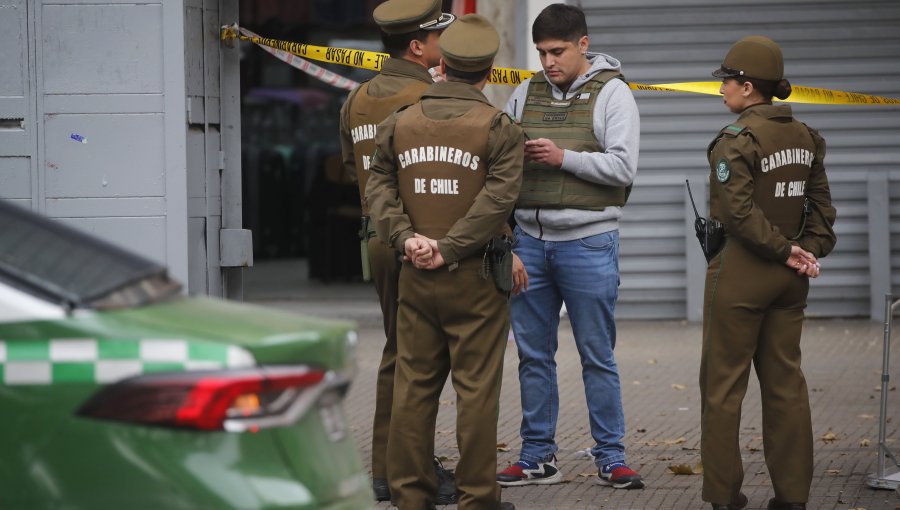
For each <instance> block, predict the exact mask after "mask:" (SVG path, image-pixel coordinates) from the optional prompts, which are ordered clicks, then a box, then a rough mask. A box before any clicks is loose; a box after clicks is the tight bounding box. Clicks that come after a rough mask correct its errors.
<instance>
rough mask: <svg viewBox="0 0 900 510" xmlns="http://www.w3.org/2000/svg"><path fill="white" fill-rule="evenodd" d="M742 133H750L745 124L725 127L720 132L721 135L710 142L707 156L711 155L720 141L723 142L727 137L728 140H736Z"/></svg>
mask: <svg viewBox="0 0 900 510" xmlns="http://www.w3.org/2000/svg"><path fill="white" fill-rule="evenodd" d="M741 133H748V134H749V133H750V132H749V131H748V130H747V126H745V125H743V124H729V125H727V126H725V127H723V128H722V130H721V131H719V134H717V135H716V137H715V138H713V141H711V142H709V146H707V148H706V153H707V154H709V153H711V152H712V150H713V147H715V146H716V143H718V141H719V140H721V139H722V138H726V137H727V138H735V137H736V136H738V135H739V134H741Z"/></svg>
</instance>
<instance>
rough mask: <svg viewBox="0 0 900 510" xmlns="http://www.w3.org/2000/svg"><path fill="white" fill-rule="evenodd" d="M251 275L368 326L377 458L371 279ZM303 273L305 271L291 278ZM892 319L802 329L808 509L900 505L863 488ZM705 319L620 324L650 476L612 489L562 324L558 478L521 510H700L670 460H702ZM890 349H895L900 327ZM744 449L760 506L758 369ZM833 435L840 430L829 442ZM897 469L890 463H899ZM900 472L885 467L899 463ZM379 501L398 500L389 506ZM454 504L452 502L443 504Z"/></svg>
mask: <svg viewBox="0 0 900 510" xmlns="http://www.w3.org/2000/svg"><path fill="white" fill-rule="evenodd" d="M260 267H261V268H262V270H261V271H257V269H258V268H254V270H252V271H254V272H255V273H251V274H250V275H249V277H248V279H247V300H248V301H252V302H256V303H258V304H264V305H268V306H273V307H277V308H281V309H285V310H290V311H295V312H298V313H304V314H307V315H314V316H319V317H336V318H350V319H353V320H356V321H358V323H359V324H360V330H359V332H360V346H359V372H358V375H357V378H356V381H355V384H354V385H353V387H352V388H351V391H350V394H349V395H348V399H347V406H346V407H347V412H348V419H349V420H350V422H351V426H352V430H353V433H354V436H355V437H356V440H357V442H358V444H359V446H360V450H361V452H362V456H363V460H364V462H365V463H366V465H368V463H369V459H370V456H371V419H372V414H373V405H374V402H373V395H374V389H373V384H374V380H375V371H376V368H377V366H378V361H379V359H380V351H381V348H382V345H383V342H384V334H383V332H382V331H381V328H380V318H379V310H378V305H377V302H376V300H375V292H374V289H372V288H371V287H369V286H367V285H363V284H341V285H329V286H323V285H316V284H315V283H313V282H308V281H306V280H305V279H304V278H302V275H300V276H298V275H296V274H295V275H294V276H288V275H287V273H291V274H294V273H296V272H298V271H302V270H303V268H302V266H299V265H297V266H295V265H291V263H275V264H271V265H270V264H264V265H263V266H260ZM295 276H296V278H295ZM882 337H883V325H882V324H880V323H876V322H871V321H869V320H863V319H860V320H811V321H808V322H807V324H806V326H805V328H804V335H803V344H802V346H803V350H804V359H803V366H804V372H805V374H806V378H807V382H808V385H809V388H810V403H811V406H812V411H813V429H814V430H813V432H814V437H815V438H816V445H815V446H816V454H815V471H814V473H815V476H814V479H813V487H812V494H811V497H810V502H809V505H808V507H809V508H810V509H822V510H826V509H828V510H830V509H841V510H849V509H866V510H897V509H900V495H898V494H897V493H896V492H893V491H876V490H873V489H870V488H868V486H866V483H865V478H866V476H867V474H869V473H871V472H873V471H874V470H875V465H876V448H877V445H876V443H877V438H878V412H879V393H878V387H879V384H880V373H881V356H882ZM700 338H701V332H700V325H699V324H696V323H687V322H674V321H620V322H619V324H618V344H617V347H616V358H617V362H618V365H619V371H620V375H621V382H622V394H623V401H624V405H625V418H626V426H627V435H626V437H625V442H626V448H627V455H628V462H629V464H630V465H631V466H632V467H633V468H634V469H636V470H637V471H639V472H640V473H641V475H642V476H643V477H644V479H645V481H646V483H647V487H646V488H645V489H643V490H634V491H624V490H614V489H612V488H609V487H608V486H605V485H600V484H598V483H597V482H596V469H595V467H594V465H593V462H592V460H591V459H589V458H587V457H586V456H585V455H584V454H583V453H582V451H584V450H585V449H588V448H590V447H591V446H592V443H591V439H590V433H589V429H588V422H587V412H586V408H585V404H584V387H583V385H582V382H581V371H580V365H579V360H578V354H577V352H576V350H575V347H574V341H573V339H572V334H571V328H570V326H569V324H568V323H567V322H566V321H563V324H562V325H561V327H560V350H559V353H558V355H557V362H558V365H559V368H558V371H559V392H560V417H559V425H558V431H557V442H558V444H559V446H560V449H561V450H560V452H559V455H558V457H559V462H558V466H559V468H560V470H561V471H562V472H563V475H564V481H563V483H560V484H557V485H550V486H527V487H519V488H510V489H505V490H504V491H503V498H504V500H507V501H511V502H513V503H515V504H516V508H518V509H524V510H531V509H535V510H536V509H582V508H584V509H587V508H591V509H596V508H608V509H618V510H626V509H635V510H636V509H678V510H682V509H694V508H697V509H700V508H709V506H708V505H707V504H705V503H703V502H702V500H701V499H700V489H701V477H700V476H699V475H674V474H672V473H671V472H670V471H669V470H668V466H670V465H675V464H687V465H691V466H694V465H696V464H698V463H699V462H700V455H699V450H698V448H699V442H700V431H699V413H700V410H699V405H700V399H699V390H698V387H697V378H698V366H699V360H700ZM893 345H894V347H897V340H896V335H895V339H894V344H893ZM893 352H894V353H895V355H894V361H895V362H894V363H893V364H892V365H893V367H894V368H895V369H894V370H893V372H892V375H893V378H894V381H896V379H897V378H898V377H900V371H898V370H897V369H896V367H898V365H900V363H898V362H897V361H896V360H897V358H900V349H897V348H895V349H894V351H893ZM517 363H518V360H517V353H516V347H515V343H514V342H510V343H509V344H508V347H507V353H506V359H505V366H504V377H503V389H502V394H501V410H500V418H499V432H498V438H497V443H498V462H499V466H500V468H501V469H502V468H503V467H505V466H506V465H508V464H510V463H513V462H515V461H516V460H518V448H519V447H520V445H521V442H520V440H519V434H518V429H519V419H520V403H519V384H518V378H517ZM896 386H897V383H896V382H891V390H892V391H891V392H890V399H889V416H890V417H892V418H894V419H893V420H892V423H889V424H888V439H887V444H888V445H889V446H890V447H891V448H892V449H893V451H894V452H898V450H900V431H898V426H897V421H898V419H900V396H898V394H900V392H897V391H896V390H895V387H896ZM454 398H455V397H454V393H453V390H452V388H451V387H450V386H449V385H448V387H446V388H445V390H444V393H443V395H442V396H441V406H440V412H439V414H438V421H437V435H436V438H435V442H436V446H435V448H436V449H435V453H436V454H437V455H438V456H440V457H441V458H443V459H446V460H445V465H446V466H447V467H448V468H450V469H453V467H454V466H455V464H456V461H457V460H458V452H457V449H456V446H455V445H456V439H455V426H454V422H455V406H454ZM743 410H744V413H743V414H744V419H743V424H742V429H741V445H742V446H743V448H744V449H743V457H744V470H745V481H744V492H745V493H746V494H747V496H748V497H749V498H750V504H749V506H748V508H749V509H764V508H765V506H766V502H767V501H768V499H769V498H770V497H771V496H772V488H771V481H770V479H769V477H768V473H767V470H766V466H765V462H764V456H763V451H762V437H761V436H762V433H761V432H762V427H761V418H760V412H761V411H760V400H759V390H758V383H757V381H756V378H755V375H751V383H750V390H749V391H748V394H747V397H746V398H745V401H744V408H743ZM831 437H834V439H829V438H831ZM888 465H889V466H891V463H890V461H888ZM893 471H895V469H889V470H888V472H893ZM377 508H390V506H389V505H387V504H385V503H382V504H379V505H378V506H377ZM448 508H453V507H448Z"/></svg>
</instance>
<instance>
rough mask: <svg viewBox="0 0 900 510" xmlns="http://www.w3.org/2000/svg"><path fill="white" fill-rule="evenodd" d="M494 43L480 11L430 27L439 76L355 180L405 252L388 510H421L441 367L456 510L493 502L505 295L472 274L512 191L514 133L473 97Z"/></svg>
mask: <svg viewBox="0 0 900 510" xmlns="http://www.w3.org/2000/svg"><path fill="white" fill-rule="evenodd" d="M499 45H500V38H499V35H498V34H497V31H496V30H495V29H494V27H493V26H491V24H490V22H489V21H487V20H486V19H485V18H483V17H482V16H479V15H476V14H470V15H466V16H463V17H461V18H459V19H458V20H457V21H456V22H455V23H454V24H452V25H451V26H450V27H449V28H448V29H447V30H446V31H445V32H444V34H443V35H442V37H441V40H440V47H441V53H442V57H443V58H442V61H441V71H442V72H443V73H444V74H445V77H446V81H445V82H440V83H435V84H434V85H432V86H431V87H429V89H428V90H427V91H425V93H424V94H423V95H422V99H421V102H419V103H417V104H415V105H413V106H410V107H408V108H406V109H404V110H402V111H401V112H398V113H396V114H394V115H392V116H390V117H388V119H387V120H385V121H384V122H383V123H381V124H380V125H379V126H378V135H377V139H376V142H377V149H376V150H377V152H376V154H375V155H374V157H373V160H372V167H371V170H372V175H371V176H370V178H369V182H368V184H367V186H366V199H367V201H368V204H369V211H370V214H371V215H372V217H373V219H375V222H376V229H377V231H378V236H379V237H381V238H383V239H386V240H389V242H390V243H391V245H393V246H394V247H395V248H396V249H397V250H399V251H402V252H404V253H405V254H406V257H407V259H408V260H407V261H406V262H404V263H403V267H402V269H401V271H400V301H399V302H400V305H399V312H398V317H397V346H398V357H397V368H396V376H395V377H396V378H395V382H394V406H393V411H392V419H391V427H390V434H389V440H388V459H389V460H388V479H389V482H390V486H391V495H392V497H393V501H394V503H395V504H396V505H397V506H398V507H399V508H400V509H401V510H407V509H409V510H421V509H423V508H430V507H433V500H432V494H434V486H435V480H434V471H433V470H431V469H429V468H430V458H431V456H432V454H433V451H434V428H435V419H436V416H437V411H438V398H439V396H440V393H441V390H442V388H443V387H444V382H445V381H446V378H447V375H448V373H449V374H450V376H451V379H452V381H453V387H454V389H455V390H456V393H457V401H456V409H457V443H458V445H459V452H460V459H459V463H458V464H457V470H456V482H457V486H458V489H459V507H460V509H462V510H472V509H484V510H494V509H497V508H503V509H511V508H514V507H513V506H512V505H511V504H509V503H502V504H501V503H500V488H499V486H498V485H497V483H496V481H495V480H494V473H495V470H496V466H497V457H496V438H497V414H498V406H499V402H498V399H499V392H500V379H501V369H502V363H503V355H504V351H505V347H506V340H507V334H508V331H509V297H508V292H502V291H500V290H498V289H497V288H496V287H495V284H494V283H493V281H492V279H491V278H490V277H486V275H485V274H484V271H483V261H484V254H485V247H486V245H487V244H488V242H489V241H490V240H491V238H492V237H494V233H497V232H499V231H501V230H502V229H503V226H504V225H505V222H506V219H507V217H508V216H509V214H510V212H511V211H512V208H513V204H514V203H515V201H516V198H517V196H518V193H519V188H520V186H521V178H522V160H523V153H524V146H523V142H524V139H523V134H522V130H521V128H519V126H517V125H515V124H514V123H513V122H512V121H511V120H510V119H509V117H507V116H506V115H505V114H503V113H501V112H500V111H499V110H497V109H495V108H494V107H492V106H491V105H490V104H489V103H488V101H487V99H486V98H485V97H484V95H483V94H482V92H481V89H482V88H483V87H484V85H485V83H486V81H487V78H488V77H489V76H490V70H491V66H492V63H493V58H494V55H495V54H496V53H497V50H498V48H499Z"/></svg>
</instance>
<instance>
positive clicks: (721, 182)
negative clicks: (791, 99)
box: [709, 104, 836, 262]
mask: <svg viewBox="0 0 900 510" xmlns="http://www.w3.org/2000/svg"><path fill="white" fill-rule="evenodd" d="M773 121H774V122H780V123H784V124H791V123H796V124H797V125H798V129H797V130H796V131H795V133H800V134H802V136H803V137H811V139H812V144H813V146H814V150H813V151H811V152H813V154H814V155H813V159H812V161H811V165H810V170H809V177H808V179H807V181H806V185H805V190H804V192H805V196H806V198H808V199H809V201H810V202H811V204H812V207H811V211H810V213H809V214H808V216H807V217H806V224H805V226H804V227H803V230H802V232H800V235H799V237H797V239H795V240H792V239H790V238H793V237H795V236H796V234H797V232H796V231H795V232H782V231H781V230H780V229H779V228H778V227H777V226H775V225H773V223H772V222H771V221H770V219H769V218H768V217H767V212H768V213H769V214H770V216H771V215H772V213H773V212H779V213H781V212H782V211H771V210H770V211H766V210H765V208H764V207H761V206H760V203H758V202H757V201H755V200H754V193H755V191H756V183H755V181H756V180H759V179H761V178H762V175H763V172H765V171H767V169H765V170H764V169H763V168H762V164H761V161H762V160H763V159H765V158H766V157H768V154H764V151H763V149H762V147H761V145H760V143H759V141H758V140H757V137H756V136H754V134H753V133H754V129H756V130H757V131H759V132H760V133H759V134H760V135H762V134H763V133H762V132H761V131H762V130H765V129H767V128H768V129H771V128H772V127H773V124H772V122H773ZM807 133H808V134H807ZM786 136H791V131H787V130H786ZM797 136H798V138H799V137H800V135H797ZM786 143H787V142H786ZM802 143H804V142H803V141H802V140H797V145H800V144H802ZM789 145H790V143H789ZM824 160H825V140H824V139H823V138H822V137H821V136H820V135H819V133H818V132H816V131H815V130H814V129H811V128H809V127H807V126H805V125H803V124H802V123H800V122H799V121H796V120H794V119H793V117H792V113H791V107H790V106H788V105H777V106H776V105H770V104H760V105H755V106H751V107H750V108H747V109H746V110H744V111H743V112H742V113H741V115H740V117H738V119H737V121H736V122H735V123H734V124H732V125H730V126H728V127H726V128H725V129H723V130H722V132H721V133H720V134H719V136H718V137H717V138H716V139H715V140H713V142H712V144H710V148H709V162H710V166H711V167H712V169H713V171H712V173H711V175H710V210H711V215H712V217H713V218H714V219H716V220H718V221H720V222H722V223H723V224H724V225H725V231H726V232H727V234H728V236H730V237H734V238H737V239H738V240H740V242H741V243H742V244H744V245H745V246H746V247H747V248H748V249H749V250H751V251H752V252H754V253H755V254H757V255H758V256H760V257H763V258H765V259H769V260H775V261H777V262H784V261H786V260H787V259H788V256H790V253H791V245H792V244H798V245H799V246H800V247H801V248H803V249H805V250H807V251H809V252H811V253H812V254H813V255H815V256H816V257H824V256H825V255H828V253H830V252H831V250H832V248H834V244H835V241H836V238H835V235H834V231H833V230H832V225H833V224H834V220H835V209H834V207H832V205H831V192H830V190H829V186H828V177H827V176H826V174H825V164H824ZM723 162H724V165H723ZM717 167H721V168H722V175H717V171H716V169H717ZM725 172H727V173H725ZM801 203H802V201H801ZM771 204H774V202H770V203H769V204H767V206H768V207H770V208H772V207H778V206H776V205H771ZM790 207H795V208H796V207H797V206H796V203H794V205H791V206H790ZM791 214H796V217H797V223H800V221H801V215H802V205H801V206H800V208H799V209H797V210H796V211H792V212H791Z"/></svg>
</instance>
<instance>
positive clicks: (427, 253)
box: [403, 234, 433, 267]
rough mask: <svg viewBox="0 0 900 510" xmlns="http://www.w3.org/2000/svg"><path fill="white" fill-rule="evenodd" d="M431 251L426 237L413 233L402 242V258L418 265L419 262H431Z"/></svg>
mask: <svg viewBox="0 0 900 510" xmlns="http://www.w3.org/2000/svg"><path fill="white" fill-rule="evenodd" d="M432 251H433V250H432V248H431V244H429V243H428V238H427V237H423V236H420V235H419V234H415V235H414V236H413V237H410V238H409V239H407V240H406V242H405V243H403V260H409V261H411V262H412V263H413V265H415V266H416V267H419V264H426V263H428V262H431V259H432V257H433V255H432Z"/></svg>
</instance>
